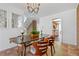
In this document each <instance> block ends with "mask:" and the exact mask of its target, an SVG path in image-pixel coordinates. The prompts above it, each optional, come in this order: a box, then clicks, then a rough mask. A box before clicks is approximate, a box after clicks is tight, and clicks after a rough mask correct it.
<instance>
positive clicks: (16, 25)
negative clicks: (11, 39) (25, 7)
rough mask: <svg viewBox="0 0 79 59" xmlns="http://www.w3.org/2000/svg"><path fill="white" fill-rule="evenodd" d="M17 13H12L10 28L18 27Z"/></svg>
mask: <svg viewBox="0 0 79 59" xmlns="http://www.w3.org/2000/svg"><path fill="white" fill-rule="evenodd" d="M18 17H19V15H18V14H15V13H12V28H17V27H18Z"/></svg>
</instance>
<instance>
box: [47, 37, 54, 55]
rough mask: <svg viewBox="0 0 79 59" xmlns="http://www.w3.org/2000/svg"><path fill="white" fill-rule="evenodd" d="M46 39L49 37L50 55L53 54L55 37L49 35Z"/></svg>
mask: <svg viewBox="0 0 79 59" xmlns="http://www.w3.org/2000/svg"><path fill="white" fill-rule="evenodd" d="M48 39H49V46H50V48H51V55H53V54H54V53H55V47H54V41H55V38H54V37H53V36H50V37H49V38H48ZM52 47H53V49H52ZM53 52H54V53H53Z"/></svg>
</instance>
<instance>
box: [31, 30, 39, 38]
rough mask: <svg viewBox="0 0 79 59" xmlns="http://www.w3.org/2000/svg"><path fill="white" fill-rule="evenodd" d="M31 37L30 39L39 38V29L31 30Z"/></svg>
mask: <svg viewBox="0 0 79 59" xmlns="http://www.w3.org/2000/svg"><path fill="white" fill-rule="evenodd" d="M31 38H32V39H36V38H39V31H37V30H34V29H33V30H32V32H31Z"/></svg>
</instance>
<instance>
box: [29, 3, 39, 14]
mask: <svg viewBox="0 0 79 59" xmlns="http://www.w3.org/2000/svg"><path fill="white" fill-rule="evenodd" d="M39 6H40V3H27V10H28V11H29V12H30V13H35V14H37V13H38V11H39Z"/></svg>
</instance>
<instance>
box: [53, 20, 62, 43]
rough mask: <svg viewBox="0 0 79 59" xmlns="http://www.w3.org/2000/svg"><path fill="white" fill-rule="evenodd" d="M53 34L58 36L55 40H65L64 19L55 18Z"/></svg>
mask: <svg viewBox="0 0 79 59" xmlns="http://www.w3.org/2000/svg"><path fill="white" fill-rule="evenodd" d="M52 24H53V31H52V32H53V35H55V36H56V38H55V40H56V41H58V42H63V38H62V20H61V19H53V20H52Z"/></svg>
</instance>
